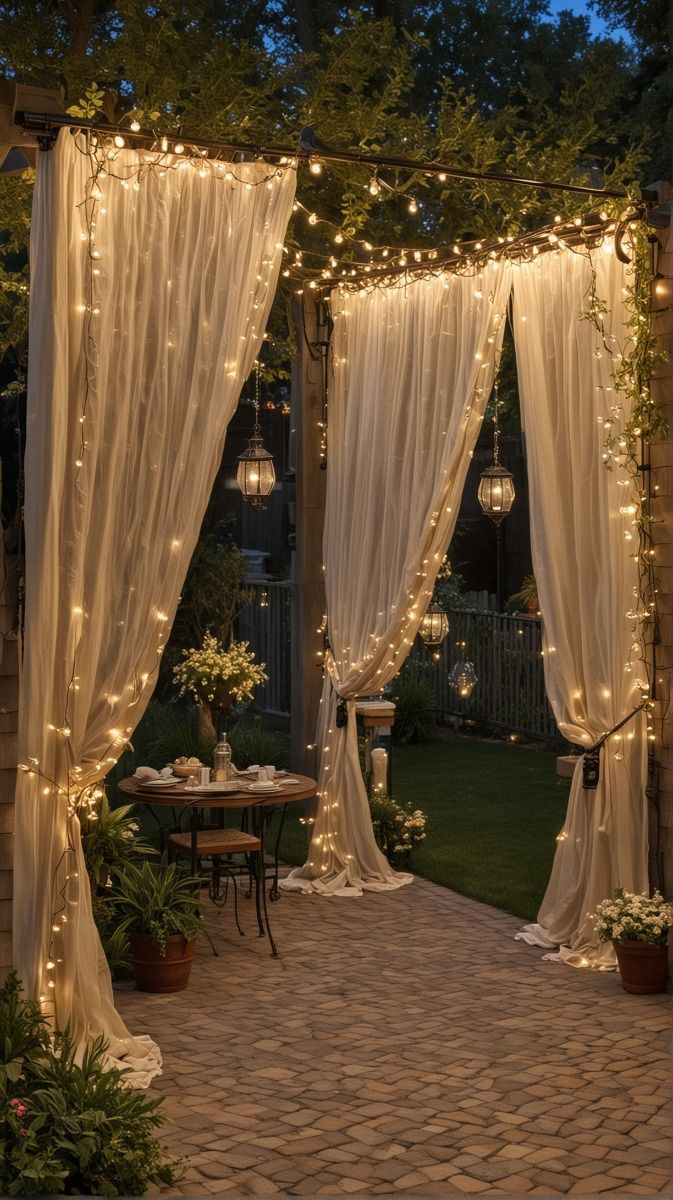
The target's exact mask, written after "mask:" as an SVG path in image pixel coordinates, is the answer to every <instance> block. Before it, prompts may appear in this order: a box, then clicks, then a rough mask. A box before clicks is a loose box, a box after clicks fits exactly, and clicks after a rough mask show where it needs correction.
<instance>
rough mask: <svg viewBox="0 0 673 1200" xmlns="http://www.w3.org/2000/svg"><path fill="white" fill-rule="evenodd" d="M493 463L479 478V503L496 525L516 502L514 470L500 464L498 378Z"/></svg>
mask: <svg viewBox="0 0 673 1200" xmlns="http://www.w3.org/2000/svg"><path fill="white" fill-rule="evenodd" d="M493 402H494V403H493V465H492V466H491V467H487V468H486V470H485V471H482V473H481V478H480V480H479V491H478V493H477V495H478V497H479V503H480V504H481V507H482V509H483V511H484V513H485V514H486V516H487V517H490V518H491V520H492V521H494V522H495V524H496V525H499V524H500V522H501V521H502V520H504V518H505V517H506V516H507V514H508V512H509V511H510V509H511V507H512V504H513V503H514V478H513V476H512V472H511V471H508V470H507V468H506V467H503V466H501V465H500V462H499V460H498V455H499V451H500V424H499V411H498V408H499V401H498V378H497V375H496V379H495V383H494V386H493Z"/></svg>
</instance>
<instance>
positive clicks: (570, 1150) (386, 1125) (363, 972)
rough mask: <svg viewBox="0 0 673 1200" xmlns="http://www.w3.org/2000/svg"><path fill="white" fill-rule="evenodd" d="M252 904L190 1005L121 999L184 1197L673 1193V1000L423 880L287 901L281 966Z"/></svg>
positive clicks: (196, 982) (203, 955)
mask: <svg viewBox="0 0 673 1200" xmlns="http://www.w3.org/2000/svg"><path fill="white" fill-rule="evenodd" d="M241 907H242V908H243V920H244V928H245V929H246V937H245V938H241V937H239V935H238V934H237V932H236V929H235V926H234V923H233V913H232V911H231V910H230V909H228V908H225V909H224V910H223V911H222V912H217V913H214V914H213V916H212V920H211V928H212V929H213V932H214V935H215V939H216V944H217V947H218V949H219V952H220V957H219V958H215V957H213V956H212V954H211V953H210V951H209V949H208V947H207V945H206V944H205V943H203V944H202V945H201V947H200V948H199V951H198V957H197V959H196V960H195V963H194V968H193V972H192V978H191V982H190V985H189V987H188V988H187V990H186V991H184V992H181V993H177V994H175V995H172V996H152V995H148V994H143V993H139V992H135V991H134V990H130V988H129V987H123V986H122V987H121V988H120V989H118V991H117V1001H118V1007H119V1009H120V1011H121V1013H122V1015H123V1016H124V1018H125V1019H126V1021H127V1022H128V1024H129V1026H130V1028H131V1029H132V1030H133V1032H135V1033H143V1032H147V1033H150V1034H151V1035H152V1036H153V1037H154V1038H156V1040H157V1041H158V1042H159V1044H160V1045H161V1048H162V1051H163V1055H164V1074H163V1075H162V1076H160V1077H159V1078H158V1079H157V1080H156V1081H155V1083H154V1085H153V1087H154V1089H155V1090H156V1091H157V1092H161V1093H162V1094H163V1095H164V1096H165V1097H166V1102H165V1105H164V1111H165V1113H166V1115H167V1116H168V1117H169V1118H170V1120H169V1121H168V1122H167V1125H166V1127H165V1130H164V1133H163V1134H162V1136H163V1137H164V1138H165V1141H166V1143H167V1144H168V1146H169V1147H170V1149H171V1151H172V1152H174V1153H176V1154H180V1155H185V1156H186V1157H188V1158H189V1160H190V1166H189V1169H188V1172H187V1175H186V1177H185V1179H184V1180H183V1182H182V1183H181V1184H180V1185H179V1187H178V1188H177V1189H176V1193H174V1194H178V1193H180V1194H183V1195H193V1196H197V1195H207V1194H211V1195H220V1194H224V1193H229V1194H230V1195H232V1196H234V1195H241V1196H243V1195H260V1196H266V1195H279V1196H282V1195H284V1194H287V1195H294V1196H310V1195H311V1196H312V1195H327V1196H329V1195H331V1196H343V1195H347V1194H351V1193H353V1194H355V1193H358V1192H360V1193H363V1194H376V1195H385V1194H389V1195H392V1194H397V1193H401V1192H402V1193H406V1194H407V1195H410V1196H429V1195H453V1194H465V1193H467V1194H472V1193H474V1194H484V1195H499V1194H501V1195H505V1194H507V1195H517V1194H524V1193H527V1194H531V1195H536V1194H537V1195H547V1196H549V1195H558V1194H563V1193H572V1194H577V1195H585V1196H586V1195H598V1194H603V1193H606V1192H612V1193H613V1194H617V1195H622V1196H624V1195H629V1196H630V1195H655V1194H660V1193H661V1192H667V1193H668V1190H669V1187H670V1181H671V1169H670V1158H671V1149H672V1145H673V1143H672V1139H671V1115H670V1100H671V1092H672V1090H673V1089H672V1086H671V1084H672V1080H671V1070H670V1063H669V1057H668V1055H669V1025H670V998H669V997H667V996H640V997H639V996H629V995H627V994H626V993H625V992H624V991H623V990H622V988H621V985H620V982H619V976H618V975H617V974H613V973H606V974H602V973H597V972H591V971H577V970H573V969H571V968H569V967H564V966H561V965H560V964H556V963H545V962H542V961H541V958H540V955H541V951H539V950H537V949H535V948H533V947H529V946H526V945H524V944H522V943H520V942H514V941H513V940H512V939H513V934H514V933H515V931H516V929H517V928H518V926H519V924H520V922H519V921H517V919H516V918H514V917H510V916H508V915H506V914H504V913H501V912H498V911H497V910H495V909H492V908H489V907H487V906H485V905H482V904H479V903H477V902H475V901H472V900H468V899H466V898H465V897H463V896H458V895H456V894H455V893H454V892H450V891H447V890H445V889H444V888H441V887H438V886H436V885H434V884H431V883H428V882H426V881H424V880H420V879H417V880H416V881H415V882H414V883H413V885H412V886H410V887H405V888H401V889H400V890H399V891H396V892H388V893H384V894H375V893H370V894H368V895H366V896H365V897H364V898H362V899H360V900H346V899H331V900H327V899H324V898H322V897H318V896H301V895H296V894H289V895H284V896H283V897H282V898H281V900H280V902H279V903H277V904H274V905H272V906H271V919H272V924H273V929H274V933H275V935H276V937H277V940H278V942H279V946H280V950H281V955H282V957H281V958H279V959H277V960H273V959H272V958H271V957H270V955H269V952H268V944H267V942H266V939H259V938H258V937H257V936H256V931H255V923H254V913H253V906H252V905H248V904H247V903H245V902H244V903H243V904H242V905H241Z"/></svg>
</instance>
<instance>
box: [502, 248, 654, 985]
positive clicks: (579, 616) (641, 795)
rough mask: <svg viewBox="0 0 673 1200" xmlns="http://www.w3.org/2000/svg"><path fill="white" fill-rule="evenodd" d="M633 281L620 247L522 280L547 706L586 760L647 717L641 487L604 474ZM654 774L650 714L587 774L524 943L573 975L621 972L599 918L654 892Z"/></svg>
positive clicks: (546, 258) (524, 381) (620, 412)
mask: <svg viewBox="0 0 673 1200" xmlns="http://www.w3.org/2000/svg"><path fill="white" fill-rule="evenodd" d="M592 267H593V270H594V271H595V273H596V274H595V287H596V294H597V295H598V297H599V298H600V299H601V300H602V301H604V302H605V304H606V306H607V310H606V312H605V316H604V321H603V330H604V336H603V337H601V336H600V335H599V333H598V332H597V330H596V328H595V327H594V325H593V324H592V323H591V322H590V321H588V320H586V319H583V318H582V313H583V312H586V311H587V309H588V306H589V295H590V291H591V283H592ZM628 282H629V278H628V275H627V269H626V268H625V267H624V265H623V264H622V263H620V262H619V261H618V259H617V258H616V256H615V254H614V252H613V249H612V245H611V242H610V241H606V242H605V243H604V245H603V247H602V248H601V249H599V250H596V251H594V252H592V254H591V257H589V256H588V255H586V254H581V253H573V252H572V251H570V250H566V251H563V252H559V253H549V254H545V255H540V257H539V259H538V260H537V261H536V262H535V263H530V264H524V265H521V266H517V267H515V268H514V275H513V296H514V336H515V342H516V357H517V369H518V375H519V388H520V394H521V403H522V411H523V417H524V425H525V430H526V447H527V458H528V478H529V486H530V511H531V537H532V551H533V569H534V571H535V578H536V580H537V585H538V594H539V597H540V608H541V612H542V619H543V630H544V640H543V644H544V666H545V680H546V685H547V694H548V696H549V698H550V701H551V704H552V707H553V709H554V714H555V716H556V720H557V722H558V726H559V729H560V730H561V732H562V733H563V734H564V736H565V737H567V738H568V739H569V740H570V741H572V742H575V743H577V744H578V745H579V746H582V747H584V748H586V747H588V746H590V745H592V744H593V743H594V742H595V741H597V740H598V738H600V737H601V736H602V735H603V734H604V733H605V732H606V731H608V730H609V729H611V728H612V727H613V726H614V725H616V724H617V723H618V722H619V721H620V720H621V719H622V718H623V717H625V716H627V715H628V714H629V713H630V712H631V711H632V709H634V708H636V707H637V705H639V704H640V702H641V691H640V688H639V687H638V683H637V681H638V680H640V681H641V682H643V681H645V672H644V670H642V668H641V670H640V671H639V670H638V661H639V651H638V647H637V646H634V622H633V615H631V616H630V617H629V616H628V615H627V614H628V613H631V614H633V610H634V609H635V608H636V607H637V602H636V600H635V598H634V595H635V594H637V590H638V566H637V562H636V559H635V558H634V554H635V549H634V548H635V547H636V546H637V533H636V530H635V529H634V525H633V521H634V517H633V511H634V510H633V508H632V505H633V500H634V496H633V492H632V485H631V484H630V483H629V482H628V476H627V472H626V471H625V470H624V469H621V470H620V469H619V467H617V468H615V469H611V470H608V469H606V466H605V463H604V461H603V453H604V449H605V446H604V442H605V436H606V427H605V422H606V421H607V422H610V421H612V422H613V426H612V430H611V433H612V434H616V435H618V432H619V428H620V426H621V425H622V424H623V422H624V421H625V420H626V419H628V413H626V412H625V411H624V407H623V405H624V404H625V403H626V401H625V399H624V397H622V396H619V395H616V394H615V392H614V390H613V388H612V369H613V359H612V356H613V355H618V354H620V353H621V352H622V350H623V347H624V345H625V343H626V338H627V335H628V331H627V329H626V327H625V325H626V319H627V316H628V314H627V312H626V309H625V303H624V300H625V293H624V289H625V287H626V286H627V284H628ZM646 766H647V742H646V731H645V720H644V717H643V714H642V713H641V714H639V715H638V716H637V717H635V718H633V719H632V720H631V721H630V722H629V723H628V724H627V725H626V726H625V727H624V728H623V729H622V730H620V731H619V733H618V734H616V735H615V736H614V737H613V738H611V739H610V740H609V741H608V742H607V743H606V745H605V747H604V749H603V750H602V752H601V762H600V782H599V785H598V788H597V789H596V790H595V791H591V790H584V788H583V787H582V765H581V760H579V761H578V766H577V768H576V770H575V775H574V777H573V781H572V787H571V792H570V800H569V805H568V812H567V816H566V820H565V824H564V827H563V829H562V830H561V833H560V834H559V838H558V847H557V850H556V856H555V859H554V866H553V870H552V874H551V878H550V881H549V885H548V887H547V891H546V894H545V897H544V900H543V902H542V906H541V908H540V911H539V914H538V924H537V925H531V926H528V927H527V928H526V929H525V930H524V931H523V933H522V934H520V935H518V936H520V937H523V938H524V940H526V941H529V942H532V943H533V944H536V945H542V946H547V947H551V946H555V945H558V946H560V948H561V949H560V952H559V956H560V957H561V958H562V959H564V960H565V961H567V962H569V963H571V964H572V965H574V966H594V967H604V968H609V967H610V966H612V964H613V962H614V955H613V951H612V947H611V945H610V944H609V943H603V944H602V945H601V944H600V943H599V942H598V940H597V938H596V935H595V933H594V927H593V923H592V922H591V921H590V920H589V918H588V914H589V913H591V912H592V911H593V910H594V909H595V907H596V904H597V903H598V901H600V900H603V899H605V898H606V897H609V896H610V895H611V894H612V891H613V889H614V888H615V887H618V886H622V887H625V888H627V889H628V890H629V891H634V892H642V891H647V888H648V877H647V811H646V810H647V804H646V799H645V783H646ZM550 957H555V956H550Z"/></svg>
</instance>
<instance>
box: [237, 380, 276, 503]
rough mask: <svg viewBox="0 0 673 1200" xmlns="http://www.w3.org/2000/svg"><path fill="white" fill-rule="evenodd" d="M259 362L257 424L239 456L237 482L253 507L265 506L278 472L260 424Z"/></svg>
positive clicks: (256, 390)
mask: <svg viewBox="0 0 673 1200" xmlns="http://www.w3.org/2000/svg"><path fill="white" fill-rule="evenodd" d="M259 374H260V365H259V362H256V363H255V398H254V401H253V404H254V407H255V424H254V427H253V431H252V437H251V438H250V443H249V445H248V449H247V450H244V451H243V453H242V454H239V456H238V469H237V471H236V482H237V484H238V486H239V488H240V489H241V495H242V496H244V497H245V499H246V500H247V501H248V504H250V505H251V506H252V508H256V509H260V508H264V501H265V500H266V497H267V496H268V495H270V493H271V492H272V491H273V485H274V484H275V482H276V472H275V469H274V465H273V456H272V455H271V454H269V451H268V450H265V449H264V443H263V442H262V431H261V429H260V425H259Z"/></svg>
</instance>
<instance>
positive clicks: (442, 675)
mask: <svg viewBox="0 0 673 1200" xmlns="http://www.w3.org/2000/svg"><path fill="white" fill-rule="evenodd" d="M448 617H449V626H450V628H449V633H448V635H447V637H446V639H445V640H444V643H443V645H442V647H441V659H440V661H439V662H438V663H434V662H431V661H430V653H429V651H428V650H426V648H425V647H424V645H423V643H422V642H421V641H420V639H419V638H417V639H416V641H415V643H414V645H413V647H412V651H411V655H410V658H411V660H412V664H417V665H419V666H420V664H421V663H423V664H425V665H424V666H423V670H424V671H427V674H428V676H429V678H430V679H431V680H432V683H433V686H434V688H435V692H436V697H437V713H438V717H439V719H440V720H442V721H446V720H450V719H451V718H454V717H461V718H464V719H465V720H473V721H478V722H480V723H481V722H483V723H484V724H487V725H492V726H494V727H495V728H498V729H508V730H511V731H512V732H517V733H521V734H524V735H526V736H527V737H531V738H540V739H544V740H550V741H559V742H561V741H563V739H562V738H561V735H560V733H559V731H558V729H557V726H556V721H555V720H554V714H553V713H552V710H551V707H550V705H549V701H548V700H547V695H546V692H545V685H544V669H543V662H542V633H541V624H540V619H539V618H538V617H512V616H509V615H508V614H506V613H495V612H483V611H479V612H478V611H474V610H468V609H452V610H451V611H450V612H449V614H448ZM466 659H467V660H469V661H470V662H471V663H473V665H474V669H475V673H476V676H477V680H478V682H477V685H476V687H475V689H474V691H473V692H472V695H471V696H470V697H469V699H465V700H463V699H461V698H460V697H459V696H458V695H457V693H456V691H455V690H454V689H453V688H452V687H451V686H450V685H449V672H450V670H451V668H452V667H453V666H454V664H455V663H457V662H460V661H461V660H462V661H464V660H466Z"/></svg>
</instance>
